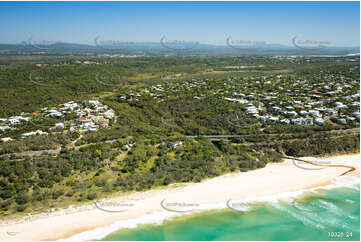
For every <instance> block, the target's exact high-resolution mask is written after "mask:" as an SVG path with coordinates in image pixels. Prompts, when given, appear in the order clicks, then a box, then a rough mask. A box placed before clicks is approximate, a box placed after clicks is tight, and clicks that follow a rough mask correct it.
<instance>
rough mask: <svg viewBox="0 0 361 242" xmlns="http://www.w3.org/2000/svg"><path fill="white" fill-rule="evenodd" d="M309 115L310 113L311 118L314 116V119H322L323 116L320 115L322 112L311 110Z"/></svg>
mask: <svg viewBox="0 0 361 242" xmlns="http://www.w3.org/2000/svg"><path fill="white" fill-rule="evenodd" d="M308 113H309V114H310V115H311V116H313V117H321V116H322V115H321V114H320V112H319V111H317V110H310V111H309V112H308Z"/></svg>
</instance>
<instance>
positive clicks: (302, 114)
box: [300, 110, 308, 117]
mask: <svg viewBox="0 0 361 242" xmlns="http://www.w3.org/2000/svg"><path fill="white" fill-rule="evenodd" d="M307 114H308V112H307V111H304V110H302V111H300V115H301V116H303V117H304V116H307Z"/></svg>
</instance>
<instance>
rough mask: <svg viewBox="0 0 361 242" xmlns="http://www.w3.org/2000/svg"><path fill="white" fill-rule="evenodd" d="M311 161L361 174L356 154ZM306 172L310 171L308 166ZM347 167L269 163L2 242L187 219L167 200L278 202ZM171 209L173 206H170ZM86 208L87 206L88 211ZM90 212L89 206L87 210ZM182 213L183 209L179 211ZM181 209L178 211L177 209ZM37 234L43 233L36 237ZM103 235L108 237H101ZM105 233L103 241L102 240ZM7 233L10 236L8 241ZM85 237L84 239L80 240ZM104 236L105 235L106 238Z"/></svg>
mask: <svg viewBox="0 0 361 242" xmlns="http://www.w3.org/2000/svg"><path fill="white" fill-rule="evenodd" d="M302 159H305V160H309V161H314V162H315V161H320V162H322V161H324V162H326V161H327V162H330V163H331V164H332V165H349V166H353V167H355V168H356V170H355V171H353V172H352V174H346V175H345V176H343V177H350V176H356V177H359V174H360V153H357V154H348V155H339V156H331V157H323V158H320V157H302ZM308 166H312V165H310V164H308ZM346 170H347V168H345V167H327V168H326V167H325V169H321V170H307V169H301V168H299V167H296V166H294V165H293V164H292V161H291V160H290V159H284V160H283V162H281V163H270V164H267V166H266V167H265V168H261V169H256V170H253V171H249V172H244V173H241V172H237V173H230V174H226V175H222V176H219V177H215V178H210V179H206V180H204V181H202V182H200V183H189V184H186V185H184V186H181V187H176V188H171V187H170V188H166V189H156V190H150V191H146V192H136V193H131V194H127V195H123V196H119V197H117V198H111V199H106V200H102V202H103V201H108V202H109V201H115V202H118V203H121V202H122V203H129V204H132V206H131V207H130V208H129V209H127V210H126V211H122V212H114V211H112V212H105V211H102V210H100V209H97V208H95V206H93V207H94V208H90V209H89V210H84V211H78V210H80V209H78V210H77V209H75V211H74V210H71V209H63V210H62V211H61V212H64V213H65V214H61V213H60V214H58V215H54V214H50V215H47V216H45V217H44V218H39V219H35V220H33V221H29V222H25V223H17V224H8V225H1V226H0V240H3V241H10V240H11V241H16V240H18V241H19V240H59V239H65V240H66V239H69V237H70V239H71V238H74V239H76V240H79V239H84V238H85V237H86V236H85V234H88V236H90V238H92V237H91V235H92V234H93V235H94V236H95V235H96V236H95V237H96V238H97V239H100V238H103V237H105V236H106V234H107V233H111V232H113V231H114V230H117V229H119V228H121V227H122V226H125V227H134V226H136V225H137V224H142V223H151V222H161V221H163V220H164V219H167V218H170V217H173V216H179V215H184V214H189V213H182V212H183V211H182V212H178V213H176V212H171V211H166V210H165V209H164V208H163V207H162V206H160V204H161V201H163V200H167V201H169V202H173V203H174V204H177V203H179V204H182V203H184V204H187V203H188V204H198V205H199V208H201V209H200V210H199V211H204V210H210V209H217V208H225V207H226V201H227V200H229V199H232V200H234V201H237V200H242V201H244V200H249V199H250V198H251V199H255V200H259V199H261V200H262V199H267V197H275V199H280V198H281V197H283V196H284V195H286V196H289V197H292V196H295V194H301V193H303V192H304V191H307V190H313V189H318V188H322V187H328V186H332V182H333V181H334V180H335V178H337V177H339V176H340V175H342V174H343V173H344V172H345V171H346ZM170 204H171V203H170ZM86 206H89V205H86ZM90 206H92V205H90ZM183 208H184V207H183ZM178 209H179V208H178ZM39 228H42V229H41V231H39ZM105 230H106V232H104V231H105ZM100 232H103V236H102V237H99V236H100ZM9 233H13V234H12V235H9ZM84 233H85V234H84ZM104 233H105V234H104Z"/></svg>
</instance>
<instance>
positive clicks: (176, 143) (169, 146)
mask: <svg viewBox="0 0 361 242" xmlns="http://www.w3.org/2000/svg"><path fill="white" fill-rule="evenodd" d="M182 144H183V142H182V141H179V140H178V141H173V142H169V143H168V145H167V146H168V148H177V147H178V146H181V145H182Z"/></svg>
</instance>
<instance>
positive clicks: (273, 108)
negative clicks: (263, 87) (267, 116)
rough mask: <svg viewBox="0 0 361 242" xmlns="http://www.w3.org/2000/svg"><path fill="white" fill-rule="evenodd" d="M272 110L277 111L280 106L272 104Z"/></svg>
mask: <svg viewBox="0 0 361 242" xmlns="http://www.w3.org/2000/svg"><path fill="white" fill-rule="evenodd" d="M272 110H273V111H275V112H278V111H280V110H281V108H280V107H277V106H273V107H272Z"/></svg>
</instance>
